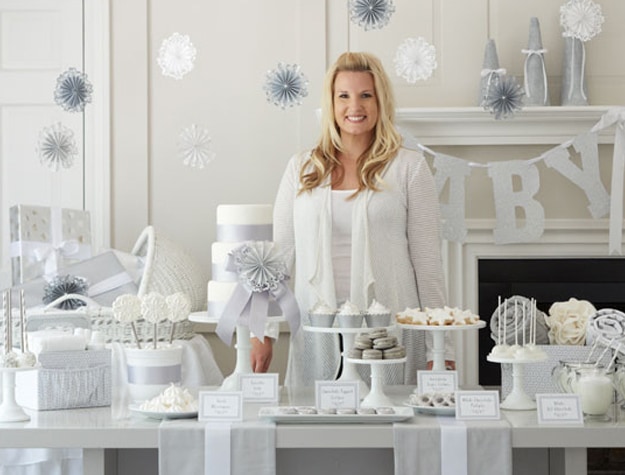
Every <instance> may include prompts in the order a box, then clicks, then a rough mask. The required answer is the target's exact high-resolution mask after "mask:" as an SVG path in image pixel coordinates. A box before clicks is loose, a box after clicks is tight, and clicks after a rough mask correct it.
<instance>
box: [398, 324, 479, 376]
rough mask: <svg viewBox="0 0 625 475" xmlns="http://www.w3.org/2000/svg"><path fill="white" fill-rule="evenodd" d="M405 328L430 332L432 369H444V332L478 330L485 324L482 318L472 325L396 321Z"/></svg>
mask: <svg viewBox="0 0 625 475" xmlns="http://www.w3.org/2000/svg"><path fill="white" fill-rule="evenodd" d="M398 325H399V326H400V327H401V328H404V329H406V330H413V331H414V330H423V331H427V332H432V370H433V371H445V369H446V368H445V332H448V331H467V330H479V329H480V328H484V327H485V326H486V322H485V321H484V320H480V321H479V322H477V323H474V324H472V325H442V326H439V325H413V324H408V323H398Z"/></svg>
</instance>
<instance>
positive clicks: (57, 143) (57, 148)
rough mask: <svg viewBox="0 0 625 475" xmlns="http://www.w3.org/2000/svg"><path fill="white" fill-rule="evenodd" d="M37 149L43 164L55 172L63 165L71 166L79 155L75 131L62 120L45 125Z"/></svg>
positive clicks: (40, 133)
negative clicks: (61, 121) (62, 122)
mask: <svg viewBox="0 0 625 475" xmlns="http://www.w3.org/2000/svg"><path fill="white" fill-rule="evenodd" d="M35 150H36V152H37V155H39V161H40V162H41V164H42V165H45V166H46V167H48V168H50V169H51V170H54V171H55V172H56V171H59V168H61V167H63V168H71V166H72V165H73V164H74V159H75V158H76V157H77V156H78V147H77V146H76V140H75V139H74V132H72V130H70V129H68V128H67V127H65V126H64V125H63V124H61V123H60V122H57V123H56V124H54V125H51V126H49V127H44V128H43V129H42V130H41V132H39V141H38V142H37V146H36V148H35Z"/></svg>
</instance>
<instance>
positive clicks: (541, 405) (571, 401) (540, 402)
mask: <svg viewBox="0 0 625 475" xmlns="http://www.w3.org/2000/svg"><path fill="white" fill-rule="evenodd" d="M536 405H537V408H536V414H537V416H538V424H539V425H541V424H573V425H584V414H583V413H582V401H581V398H580V395H579V394H536Z"/></svg>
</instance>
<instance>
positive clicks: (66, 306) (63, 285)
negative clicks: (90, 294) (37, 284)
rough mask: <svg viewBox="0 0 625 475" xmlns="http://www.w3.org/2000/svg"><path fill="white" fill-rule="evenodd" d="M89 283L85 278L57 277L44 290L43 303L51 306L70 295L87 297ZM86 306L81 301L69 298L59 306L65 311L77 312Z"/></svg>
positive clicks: (58, 306)
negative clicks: (57, 300)
mask: <svg viewBox="0 0 625 475" xmlns="http://www.w3.org/2000/svg"><path fill="white" fill-rule="evenodd" d="M88 289H89V282H88V281H87V279H85V278H84V277H80V276H75V275H69V274H67V275H57V276H55V277H54V278H53V279H52V280H51V281H50V282H48V283H47V284H46V285H45V286H44V288H43V303H45V304H49V303H52V302H54V301H55V300H56V299H58V298H61V297H63V296H64V295H68V294H77V295H84V296H86V295H87V291H88ZM83 305H85V302H83V301H82V300H80V299H75V298H69V299H67V300H63V301H62V302H60V303H59V304H57V305H56V306H57V308H60V309H63V310H75V309H77V308H78V307H82V306H83Z"/></svg>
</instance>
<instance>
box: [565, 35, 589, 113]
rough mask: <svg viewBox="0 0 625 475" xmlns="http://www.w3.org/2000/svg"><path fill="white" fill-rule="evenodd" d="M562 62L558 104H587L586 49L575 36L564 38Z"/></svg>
mask: <svg viewBox="0 0 625 475" xmlns="http://www.w3.org/2000/svg"><path fill="white" fill-rule="evenodd" d="M563 59H564V60H563V62H562V91H561V93H560V99H561V100H560V104H561V105H563V106H587V105H588V90H587V88H586V77H585V75H586V71H585V69H586V50H585V47H584V43H583V42H582V41H580V40H578V39H577V38H569V37H566V38H564V58H563Z"/></svg>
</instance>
